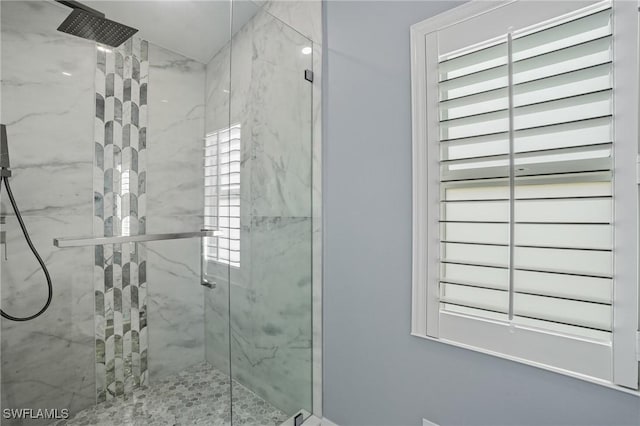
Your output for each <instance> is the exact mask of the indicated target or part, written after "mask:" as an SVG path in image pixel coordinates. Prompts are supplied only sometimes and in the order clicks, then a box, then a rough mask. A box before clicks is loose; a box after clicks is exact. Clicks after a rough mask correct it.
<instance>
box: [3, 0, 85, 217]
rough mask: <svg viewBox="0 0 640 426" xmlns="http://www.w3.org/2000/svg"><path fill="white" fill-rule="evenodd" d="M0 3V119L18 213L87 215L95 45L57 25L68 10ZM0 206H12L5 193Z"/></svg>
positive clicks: (6, 211)
mask: <svg viewBox="0 0 640 426" xmlns="http://www.w3.org/2000/svg"><path fill="white" fill-rule="evenodd" d="M1 7H2V23H1V27H2V51H1V55H2V99H1V102H2V117H1V120H2V123H3V124H6V125H7V134H8V137H9V154H10V158H11V165H12V169H13V177H12V179H11V183H12V189H13V192H14V193H15V196H16V199H17V200H18V201H19V204H20V209H21V212H22V214H23V215H38V216H49V215H85V214H86V215H87V216H89V217H90V216H91V202H87V193H89V194H91V178H90V177H89V175H87V165H90V163H91V153H92V151H93V146H92V145H91V143H89V142H88V141H90V140H91V133H92V123H91V115H92V112H93V68H94V62H93V56H92V49H93V46H92V44H91V43H89V42H87V41H84V40H81V39H78V38H75V37H70V36H67V35H65V34H63V33H60V32H58V31H56V28H57V26H58V25H59V22H60V20H61V19H64V17H65V16H66V15H67V13H66V12H65V11H64V9H61V8H59V7H56V6H55V5H52V4H49V3H46V2H42V1H39V2H32V1H24V2H16V1H7V2H2V6H1ZM63 73H67V74H69V75H65V74H63ZM89 173H90V172H89ZM89 200H90V196H89ZM0 209H1V212H2V214H12V212H13V211H12V209H11V206H10V205H9V204H8V200H7V199H5V197H3V199H2V202H1V207H0Z"/></svg>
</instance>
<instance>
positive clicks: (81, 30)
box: [56, 0, 138, 47]
mask: <svg viewBox="0 0 640 426" xmlns="http://www.w3.org/2000/svg"><path fill="white" fill-rule="evenodd" d="M56 1H57V2H58V3H61V4H63V5H65V6H68V7H70V8H72V9H73V11H72V12H71V14H70V15H69V16H67V19H65V20H64V22H63V23H62V24H60V26H59V27H58V31H61V32H63V33H67V34H71V35H74V36H77V37H82V38H86V39H88V40H93V41H96V42H98V43H102V44H106V45H108V46H111V47H118V46H120V45H121V44H122V43H124V42H125V41H127V40H129V39H130V38H131V37H132V36H133V35H134V34H135V33H137V32H138V30H137V29H135V28H131V27H128V26H126V25H124V24H121V23H119V22H115V21H112V20H110V19H107V18H105V15H104V13H101V12H98V11H97V10H95V9H92V8H90V7H87V6H85V5H83V4H81V3H79V2H77V1H62V0H56Z"/></svg>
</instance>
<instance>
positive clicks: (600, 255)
mask: <svg viewBox="0 0 640 426" xmlns="http://www.w3.org/2000/svg"><path fill="white" fill-rule="evenodd" d="M519 3H522V5H520V4H519ZM527 3H529V4H527ZM561 3H562V5H561ZM583 3H585V2H583ZM590 3H591V4H589V5H588V6H587V7H583V6H584V5H581V4H577V3H574V4H576V6H573V5H572V4H571V3H570V2H557V3H556V2H554V6H551V3H544V4H545V8H544V10H542V9H541V10H536V9H535V4H533V2H514V3H510V4H508V5H507V7H504V8H502V10H500V9H499V8H496V9H495V10H492V11H490V12H489V13H483V14H479V15H482V16H480V17H479V18H478V22H481V23H482V25H480V24H478V23H476V24H475V25H476V26H475V27H473V25H474V23H473V20H470V21H466V20H464V19H462V18H460V19H459V22H463V23H462V24H461V25H460V28H456V26H455V25H453V26H449V27H446V26H445V29H444V30H440V31H432V32H427V31H424V33H423V34H426V35H422V37H423V39H422V40H420V41H419V42H416V41H415V40H414V41H413V45H414V49H415V47H416V46H420V48H421V49H423V51H426V54H425V59H424V60H422V62H419V59H420V58H418V57H416V56H414V63H413V67H414V68H413V70H414V74H415V72H416V70H418V71H420V70H421V72H422V73H423V75H425V76H426V79H425V81H426V83H425V84H426V87H427V88H428V89H427V88H425V87H423V86H422V84H423V83H422V82H420V81H419V80H417V79H416V78H415V76H414V96H415V93H416V90H417V91H418V92H419V93H422V94H426V95H425V96H426V97H427V101H426V102H425V103H424V105H426V106H424V110H425V112H426V114H425V115H426V119H425V118H419V119H420V120H421V123H417V124H416V123H414V164H415V165H417V166H418V167H416V168H418V169H420V168H421V167H425V165H426V167H430V169H428V170H425V169H422V170H417V171H415V170H414V173H415V174H414V206H415V207H414V211H415V212H416V214H417V215H418V216H417V219H416V217H414V230H416V231H417V234H416V236H415V237H414V238H417V239H418V240H416V241H414V326H413V327H414V334H417V335H426V336H431V337H435V338H439V339H441V340H443V341H448V342H452V343H458V344H461V345H464V346H468V347H472V348H479V349H481V350H486V351H489V352H491V353H496V354H500V355H503V356H507V357H510V358H512V359H518V360H525V361H530V362H532V363H534V364H536V365H543V366H546V367H549V368H552V369H556V370H560V371H562V372H565V371H569V372H572V373H577V374H579V375H581V376H588V377H591V378H595V379H596V380H603V381H607V382H614V383H618V384H622V385H624V386H628V387H632V388H634V389H637V387H638V380H637V367H638V366H637V360H636V361H635V363H634V362H633V360H632V359H635V358H634V357H635V350H633V352H634V353H630V352H631V350H632V349H634V348H632V346H634V345H632V344H631V343H632V342H631V340H632V339H633V338H635V336H633V332H634V330H637V324H638V318H637V299H638V296H637V295H638V289H637V286H638V284H637V275H636V274H635V272H633V280H629V279H627V278H625V279H617V280H616V279H615V278H616V277H619V278H621V277H626V275H625V273H626V272H625V273H619V272H617V271H635V268H636V265H635V264H634V265H627V266H625V267H624V268H621V267H620V265H618V268H619V269H616V262H618V264H619V263H620V261H619V260H618V261H617V260H616V257H615V256H617V255H618V253H617V251H620V252H622V253H624V254H625V258H627V259H629V258H630V256H627V254H626V253H628V252H627V251H626V248H628V247H629V245H626V246H625V244H628V242H629V241H631V242H632V243H631V244H630V246H631V247H635V244H634V243H633V241H637V235H633V236H632V238H633V240H632V239H629V240H625V241H624V242H623V241H622V240H623V239H624V238H617V236H620V235H623V233H621V232H620V230H619V229H618V230H616V228H615V227H614V226H615V224H616V223H622V222H624V221H623V220H622V219H621V217H622V216H616V208H618V207H619V204H616V199H617V200H618V201H617V202H618V203H620V200H622V198H623V197H617V196H616V194H620V193H622V192H623V191H622V190H621V189H620V188H622V187H623V186H624V187H625V188H632V187H631V186H629V184H628V182H627V183H624V184H621V185H620V187H619V188H618V190H616V186H615V184H616V179H617V178H616V176H618V175H620V172H616V162H615V161H614V158H617V157H616V155H621V154H620V153H622V152H625V153H626V154H623V155H626V156H627V157H628V154H629V153H634V154H633V156H634V158H633V160H635V155H636V154H635V153H637V137H636V139H635V140H628V139H625V137H624V136H622V137H621V136H617V134H618V133H619V134H622V132H620V131H618V129H619V128H622V126H621V125H620V124H618V125H616V120H618V114H617V113H616V111H617V110H616V105H619V103H616V97H618V96H620V98H621V99H623V98H624V99H625V102H626V100H627V99H630V96H635V98H634V99H635V101H636V105H634V106H633V109H632V110H630V111H637V93H622V94H620V93H618V89H617V87H618V86H617V85H616V84H614V83H615V81H616V76H617V75H618V74H620V75H621V73H619V72H617V71H616V68H615V67H616V66H618V65H617V60H616V56H615V55H614V50H615V46H616V37H618V36H617V35H616V32H615V30H616V26H615V23H616V22H614V21H616V20H615V19H614V16H615V10H614V6H612V4H613V3H612V2H590ZM538 4H540V3H538ZM547 6H549V7H547ZM556 6H557V7H558V9H559V10H562V13H560V12H558V14H556V15H553V7H556ZM468 7H469V8H474V7H475V8H482V7H485V8H488V7H489V6H481V5H470V6H468ZM628 9H629V10H630V11H631V10H633V8H628ZM526 11H529V12H530V13H525V12H526ZM567 12H568V13H567ZM491 14H495V15H496V16H497V17H499V18H496V19H499V20H500V22H499V24H498V25H496V28H495V29H493V28H490V29H489V30H487V29H486V28H487V27H488V25H487V23H490V22H491ZM510 14H511V15H512V16H514V20H516V21H517V24H514V26H513V27H511V28H508V27H509V24H508V23H505V22H503V21H504V19H505V18H507V17H509V16H511V15H510ZM536 14H539V15H540V16H543V15H545V14H546V15H545V19H539V20H537V18H536ZM619 15H620V12H618V16H619ZM628 22H632V20H629V21H628ZM465 25H466V27H465ZM634 25H635V27H634V29H635V30H636V31H637V21H636V22H635V24H634ZM500 28H504V29H505V30H502V31H501V30H500ZM507 28H508V29H507ZM474 30H477V31H474ZM475 33H486V35H487V36H490V37H488V38H486V39H485V40H482V39H479V40H472V37H473V36H472V35H473V34H475ZM458 34H460V35H461V36H460V37H459V40H458V39H456V36H457V35H458ZM629 35H630V36H631V35H632V34H629ZM630 38H631V37H630ZM460 40H462V41H460ZM618 43H620V42H618ZM632 43H635V40H633V41H632ZM631 45H632V46H635V49H636V52H630V57H631V59H633V58H635V57H637V45H634V44H631ZM445 46H446V47H445ZM452 46H453V47H452ZM454 47H455V48H454ZM414 52H415V50H414ZM436 52H437V53H436ZM618 57H620V56H618ZM634 69H636V70H637V67H636V66H635V65H634ZM418 78H419V77H418ZM620 80H622V79H620ZM632 86H633V87H634V88H635V89H637V75H636V82H633V83H632ZM420 105H422V104H418V106H420ZM417 110H418V112H419V110H420V108H417V107H416V103H414V121H415V120H416V111H417ZM422 117H424V116H422ZM622 121H624V123H625V125H628V123H630V120H629V118H627V117H624V118H623V119H622ZM622 121H620V123H622ZM616 126H617V127H616ZM423 128H424V130H423ZM634 132H635V133H634V134H635V135H636V136H637V126H636V129H635V130H634ZM420 134H426V135H428V136H425V137H424V140H426V142H420V140H419V139H418V140H417V139H416V136H419V135H420ZM416 142H419V143H426V144H428V145H427V146H424V147H423V146H422V145H417V146H416V145H415V144H416ZM621 143H626V145H620V144H621ZM630 144H633V145H630ZM619 163H621V164H622V163H625V162H624V161H620V162H619ZM628 164H630V163H629V162H628V158H627V162H626V163H625V165H623V166H621V167H620V169H621V170H622V169H623V168H624V167H627V165H628ZM434 169H435V170H434ZM616 173H617V174H616ZM416 178H417V179H418V184H419V185H418V187H417V191H416V187H415V185H416V180H415V179H416ZM425 182H429V183H430V185H432V184H433V183H434V182H437V188H436V187H435V186H428V188H427V187H424V186H422V185H424V183H425ZM420 188H422V191H421V189H420ZM625 191H627V192H625V194H626V195H625V196H629V195H631V197H630V198H628V201H629V202H631V204H635V203H637V192H636V193H635V195H634V193H633V191H628V190H626V189H625ZM636 191H637V190H636ZM423 194H424V195H423ZM416 197H417V198H416ZM616 197H617V198H616ZM633 197H635V198H633ZM631 204H628V205H629V206H631ZM434 205H435V206H437V207H434ZM629 211H632V212H637V204H636V205H634V206H633V207H632V208H630V209H629ZM618 215H619V212H618ZM625 223H626V222H625ZM434 224H435V225H434ZM431 226H435V228H437V229H433V228H430V227H431ZM628 229H629V232H634V233H635V230H636V225H635V224H633V226H629V227H628ZM423 232H424V234H423ZM436 237H437V238H436ZM618 246H620V247H621V248H623V249H622V250H616V247H618ZM623 246H624V247H623ZM633 250H636V249H635V248H633ZM631 253H632V254H633V253H637V251H634V252H631ZM425 255H426V256H428V257H429V259H426V260H421V259H422V258H423V257H424V256H425ZM432 259H435V260H432ZM416 260H417V265H416ZM422 264H428V265H429V266H428V270H426V271H425V270H423V269H421V268H422V266H421V265H422ZM625 268H626V269H625ZM416 280H417V281H416ZM427 281H428V284H426V282H427ZM432 281H433V282H432ZM416 282H417V285H416ZM421 286H422V287H421ZM622 295H627V296H630V297H631V299H632V301H631V303H628V304H627V302H628V300H627V301H624V300H623V299H624V298H623V297H622ZM634 295H635V297H634ZM416 297H417V298H418V302H416ZM423 298H424V299H423ZM633 299H635V301H633ZM420 300H426V307H427V309H428V310H429V312H427V313H426V315H425V314H423V313H416V312H415V311H416V310H417V309H419V307H420V306H424V305H421V303H422V302H420ZM621 300H622V302H623V303H620V302H621ZM625 304H627V306H622V305H625ZM622 312H624V313H625V315H626V316H623V315H622V314H621V313H622ZM621 319H622V321H621ZM416 321H417V322H416ZM421 321H426V323H427V324H426V326H423V325H421ZM634 322H635V325H634V324H633V323H634ZM416 324H417V325H416ZM416 330H417V331H416ZM630 331H631V333H630ZM614 344H617V345H618V346H616V350H617V352H616V350H614ZM622 349H624V350H625V351H626V352H625V355H624V356H620V353H622ZM622 360H624V362H622ZM617 361H620V362H618V363H617V365H616V362H617ZM623 365H624V368H623ZM622 371H625V374H627V376H625V377H624V378H622V379H621V377H622V376H623V375H622ZM629 374H630V375H631V377H630V378H629V377H628V376H629ZM634 375H635V377H634ZM614 377H615V378H614Z"/></svg>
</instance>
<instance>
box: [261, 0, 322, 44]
mask: <svg viewBox="0 0 640 426" xmlns="http://www.w3.org/2000/svg"><path fill="white" fill-rule="evenodd" d="M257 3H258V4H261V5H262V6H263V7H264V9H265V10H266V11H267V12H269V13H270V14H272V15H273V16H275V17H276V18H278V19H280V20H281V21H282V22H284V23H286V24H287V25H289V26H291V27H293V28H295V29H296V30H297V31H299V32H300V33H301V34H303V35H304V36H305V37H307V38H309V39H310V40H313V41H314V42H315V43H322V0H266V1H262V2H257Z"/></svg>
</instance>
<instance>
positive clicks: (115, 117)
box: [93, 37, 149, 402]
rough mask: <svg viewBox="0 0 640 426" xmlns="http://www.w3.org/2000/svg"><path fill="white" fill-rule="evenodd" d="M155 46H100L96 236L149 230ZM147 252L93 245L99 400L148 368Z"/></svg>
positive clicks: (127, 391) (141, 377)
mask: <svg viewBox="0 0 640 426" xmlns="http://www.w3.org/2000/svg"><path fill="white" fill-rule="evenodd" d="M148 51H149V45H148V42H147V41H144V40H141V39H139V38H135V37H134V38H132V39H129V40H128V41H126V42H125V43H124V44H123V45H122V46H120V47H119V48H117V49H113V48H108V47H106V46H101V45H98V46H96V59H97V61H96V74H95V87H96V116H95V120H94V122H95V127H94V137H95V145H94V146H95V150H94V153H95V158H94V179H93V182H94V183H93V187H94V227H93V228H94V234H95V235H96V236H108V237H110V236H118V235H136V234H143V233H145V228H146V226H145V224H146V212H145V201H146V186H145V183H144V182H145V175H146V148H147V141H146V134H147V86H148V80H149V58H148ZM145 260H146V253H145V247H144V245H142V244H135V243H131V244H112V245H104V246H97V247H96V248H95V265H94V288H95V335H96V392H97V400H98V402H102V401H106V400H108V399H111V398H113V397H115V396H120V395H131V394H132V392H133V390H134V389H135V388H136V387H139V386H144V385H146V383H147V380H148V372H147V346H148V345H147V281H146V261H145Z"/></svg>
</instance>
